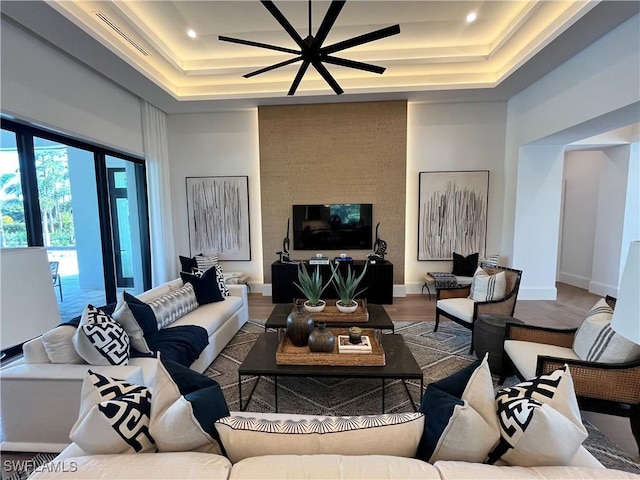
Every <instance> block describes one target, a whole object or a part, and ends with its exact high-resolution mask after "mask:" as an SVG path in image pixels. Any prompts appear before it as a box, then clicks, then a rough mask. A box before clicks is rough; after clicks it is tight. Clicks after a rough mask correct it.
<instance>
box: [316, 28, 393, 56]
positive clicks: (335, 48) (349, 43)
mask: <svg viewBox="0 0 640 480" xmlns="http://www.w3.org/2000/svg"><path fill="white" fill-rule="evenodd" d="M398 33H400V25H393V26H391V27H386V28H381V29H380V30H376V31H374V32H369V33H365V34H364V35H359V36H357V37H353V38H350V39H348V40H344V41H342V42H338V43H334V44H333V45H329V46H327V47H324V48H321V49H320V54H321V55H330V54H332V53H335V52H339V51H340V50H345V49H347V48H351V47H356V46H358V45H362V44H363V43H369V42H373V41H375V40H380V39H381V38H385V37H390V36H391V35H397V34H398Z"/></svg>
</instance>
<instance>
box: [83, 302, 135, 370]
mask: <svg viewBox="0 0 640 480" xmlns="http://www.w3.org/2000/svg"><path fill="white" fill-rule="evenodd" d="M72 341H73V346H74V347H75V349H76V351H77V352H78V354H79V355H80V356H81V357H82V358H84V360H85V361H86V362H87V363H88V364H90V365H127V364H128V363H129V335H127V332H126V331H125V329H124V328H123V327H122V326H121V325H120V324H119V323H118V322H116V321H115V320H114V319H113V318H112V317H111V315H109V314H108V313H105V312H103V311H102V310H100V309H99V308H96V307H94V306H93V305H87V307H86V308H85V309H84V311H83V312H82V318H81V319H80V325H79V326H78V328H77V329H76V332H75V333H74V335H73V339H72Z"/></svg>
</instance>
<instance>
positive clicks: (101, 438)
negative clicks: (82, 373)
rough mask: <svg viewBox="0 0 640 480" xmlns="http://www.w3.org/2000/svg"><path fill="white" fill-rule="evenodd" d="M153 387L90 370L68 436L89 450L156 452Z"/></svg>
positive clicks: (101, 452)
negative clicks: (152, 422) (151, 426)
mask: <svg viewBox="0 0 640 480" xmlns="http://www.w3.org/2000/svg"><path fill="white" fill-rule="evenodd" d="M150 418H151V391H150V390H149V389H148V388H147V387H145V386H142V385H134V384H131V383H128V382H124V381H122V380H115V379H113V378H110V377H107V376H104V375H101V374H99V373H96V372H93V371H91V370H89V372H88V373H87V376H86V377H85V379H84V382H83V384H82V400H81V403H80V415H79V417H78V420H77V421H76V423H75V425H74V426H73V428H72V429H71V433H70V434H69V438H71V440H73V441H74V442H75V443H76V444H77V445H78V446H79V447H80V448H82V449H83V450H84V451H85V452H87V453H89V454H94V455H97V454H115V453H118V454H119V453H142V452H155V451H156V444H155V441H154V439H153V437H152V436H151V434H150V433H149V423H150Z"/></svg>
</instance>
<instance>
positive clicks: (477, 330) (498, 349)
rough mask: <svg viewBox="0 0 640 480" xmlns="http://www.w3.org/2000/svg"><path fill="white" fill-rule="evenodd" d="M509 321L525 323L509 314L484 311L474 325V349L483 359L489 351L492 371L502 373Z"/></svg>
mask: <svg viewBox="0 0 640 480" xmlns="http://www.w3.org/2000/svg"><path fill="white" fill-rule="evenodd" d="M507 323H519V324H523V323H524V322H523V321H522V320H518V319H517V318H514V317H509V316H508V315H498V314H494V313H483V314H480V315H479V316H478V319H477V320H476V321H475V323H474V326H473V349H474V350H475V352H476V356H477V357H478V358H479V359H482V358H483V357H484V355H485V353H487V352H489V368H490V369H491V373H493V374H497V375H500V374H502V363H503V357H504V336H505V329H506V325H507Z"/></svg>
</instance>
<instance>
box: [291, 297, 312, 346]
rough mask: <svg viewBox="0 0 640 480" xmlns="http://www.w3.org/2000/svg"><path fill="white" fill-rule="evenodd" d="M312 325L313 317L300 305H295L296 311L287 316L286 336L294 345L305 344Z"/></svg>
mask: <svg viewBox="0 0 640 480" xmlns="http://www.w3.org/2000/svg"><path fill="white" fill-rule="evenodd" d="M313 327H314V324H313V318H312V317H311V315H309V313H308V312H307V311H306V310H305V309H304V307H303V306H302V305H296V311H295V312H291V313H290V314H289V316H288V317H287V337H289V339H290V340H291V343H293V344H294V345H295V346H296V347H304V346H306V345H307V341H308V340H309V335H310V334H311V332H313Z"/></svg>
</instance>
